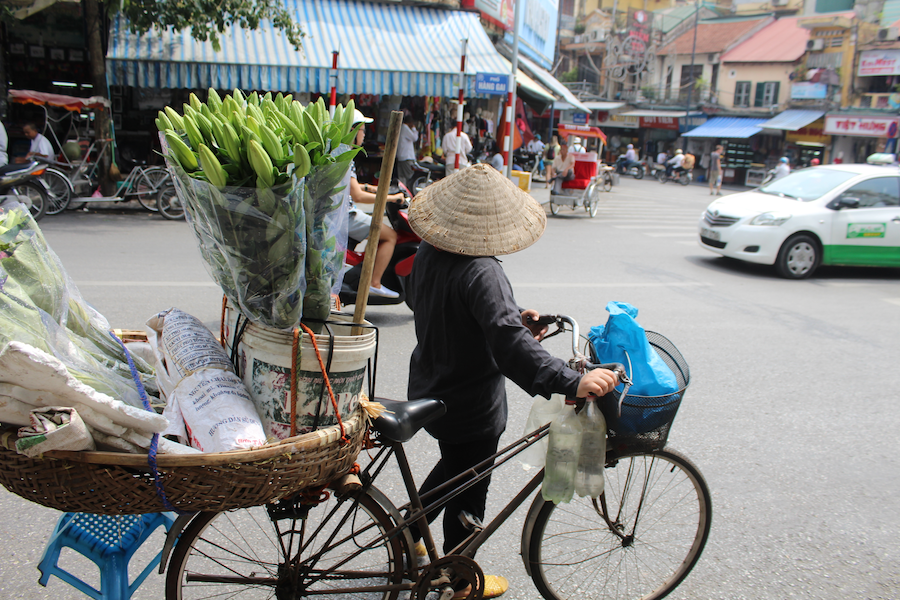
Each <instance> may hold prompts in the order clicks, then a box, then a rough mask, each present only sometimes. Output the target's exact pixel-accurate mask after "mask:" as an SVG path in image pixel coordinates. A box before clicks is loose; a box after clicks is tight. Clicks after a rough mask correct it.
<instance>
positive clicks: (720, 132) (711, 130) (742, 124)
mask: <svg viewBox="0 0 900 600" xmlns="http://www.w3.org/2000/svg"><path fill="white" fill-rule="evenodd" d="M767 120H768V119H753V118H749V117H713V118H711V119H710V120H709V121H707V122H706V123H704V124H703V125H700V126H699V127H697V128H696V129H692V130H690V131H688V132H687V133H683V134H682V136H683V137H697V138H726V139H727V138H731V139H746V138H748V137H752V136H754V135H756V134H757V133H759V132H760V131H762V127H761V125H762V123H765V122H766V121H767Z"/></svg>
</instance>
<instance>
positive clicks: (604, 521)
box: [528, 450, 712, 600]
mask: <svg viewBox="0 0 900 600" xmlns="http://www.w3.org/2000/svg"><path fill="white" fill-rule="evenodd" d="M605 476H606V488H605V490H604V492H603V494H602V495H601V496H600V498H599V499H597V500H593V499H590V498H576V499H574V500H573V501H572V502H570V503H569V504H560V505H554V504H553V503H552V502H542V501H541V500H540V496H539V497H538V498H539V499H538V500H536V501H535V504H534V505H532V508H531V511H537V517H536V518H535V519H534V526H533V530H532V533H531V538H530V544H529V550H528V560H529V566H530V572H531V577H532V579H533V580H534V583H535V585H536V586H537V588H538V590H539V591H540V592H541V594H542V595H543V597H544V598H547V599H548V600H601V599H602V600H637V599H639V598H640V599H642V600H655V599H658V598H663V597H664V596H666V595H667V594H669V593H670V592H671V591H672V590H674V589H675V588H676V587H677V586H678V584H680V583H681V582H682V580H684V578H685V577H686V576H687V574H688V573H689V572H690V571H691V569H692V568H693V567H694V565H695V564H696V562H697V559H698V558H700V553H701V552H702V551H703V547H704V546H705V545H706V540H707V537H708V536H709V529H710V524H711V523H712V501H711V499H710V495H709V489H708V488H707V486H706V482H705V481H704V480H703V475H701V473H700V471H699V470H698V469H697V467H696V466H694V464H693V463H692V462H691V461H689V460H688V459H687V458H685V457H684V456H682V455H681V454H679V453H677V452H674V451H672V450H661V451H658V452H649V453H644V454H633V455H629V456H623V457H620V458H619V459H618V460H616V461H614V462H613V463H611V464H609V465H607V468H606V472H605ZM531 511H530V514H529V517H532V516H533V515H532V514H531ZM529 521H531V519H529Z"/></svg>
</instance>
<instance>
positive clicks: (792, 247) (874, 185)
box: [700, 164, 900, 279]
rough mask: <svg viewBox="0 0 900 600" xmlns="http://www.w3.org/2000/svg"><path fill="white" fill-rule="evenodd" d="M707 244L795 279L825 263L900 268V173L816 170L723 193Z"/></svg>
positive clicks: (712, 211)
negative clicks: (744, 190)
mask: <svg viewBox="0 0 900 600" xmlns="http://www.w3.org/2000/svg"><path fill="white" fill-rule="evenodd" d="M700 246H702V247H703V248H705V249H706V250H710V251H712V252H715V253H717V254H721V255H722V256H728V257H731V258H737V259H739V260H745V261H748V262H754V263H760V264H765V265H775V267H776V269H777V270H778V272H779V273H780V274H781V275H783V276H784V277H787V278H790V279H803V278H806V277H809V276H810V275H812V273H813V271H815V270H816V268H817V267H818V266H819V265H857V266H881V267H900V171H898V169H897V167H895V166H894V167H890V166H874V165H858V164H855V165H827V166H821V167H811V168H808V169H802V170H799V171H795V172H793V173H791V174H790V175H787V176H785V177H782V178H781V179H776V180H775V181H772V182H770V183H767V184H765V185H763V186H761V187H759V188H757V189H755V190H753V191H750V192H742V193H739V194H732V195H729V196H723V197H722V198H719V199H717V200H716V201H715V202H713V203H712V204H710V205H709V207H707V209H706V212H705V213H704V214H703V216H702V217H701V219H700Z"/></svg>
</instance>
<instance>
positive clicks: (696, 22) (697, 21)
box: [684, 0, 700, 133]
mask: <svg viewBox="0 0 900 600" xmlns="http://www.w3.org/2000/svg"><path fill="white" fill-rule="evenodd" d="M694 7H695V12H694V45H693V46H692V47H691V83H690V85H689V86H688V96H687V108H686V110H685V113H684V128H685V133H687V128H688V127H689V126H690V123H691V99H692V98H691V97H692V96H693V94H694V57H695V55H696V54H697V27H698V26H699V24H700V0H694Z"/></svg>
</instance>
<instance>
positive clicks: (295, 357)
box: [291, 323, 350, 445]
mask: <svg viewBox="0 0 900 600" xmlns="http://www.w3.org/2000/svg"><path fill="white" fill-rule="evenodd" d="M300 328H302V329H303V331H304V332H305V333H306V334H307V335H308V336H309V339H310V341H311V342H312V347H313V350H314V351H315V352H316V360H317V361H318V362H319V369H320V370H321V371H322V377H323V378H324V379H325V387H326V389H328V397H329V398H331V406H332V407H333V408H334V415H335V416H336V417H337V421H338V425H339V426H340V429H341V445H346V444H349V443H350V438H348V437H347V432H346V431H345V430H344V420H343V419H342V418H341V411H340V409H339V408H338V403H337V399H335V397H334V390H333V389H332V388H331V381H330V380H329V379H328V369H326V368H325V361H323V360H322V353H321V352H319V345H318V344H317V343H316V334H314V333H313V332H312V330H311V329H310V328H309V327H307V326H306V325H304V324H303V323H300ZM300 328H298V327H294V338H293V343H292V344H291V436H295V435H297V376H298V373H297V371H299V369H300V366H299V364H298V363H299V351H300Z"/></svg>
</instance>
